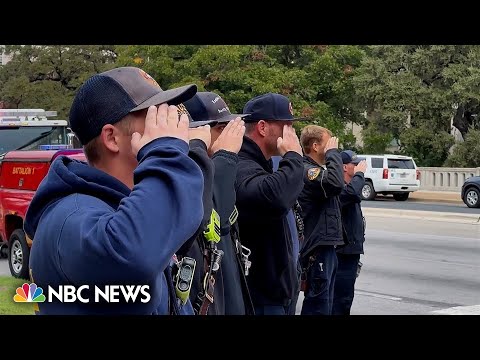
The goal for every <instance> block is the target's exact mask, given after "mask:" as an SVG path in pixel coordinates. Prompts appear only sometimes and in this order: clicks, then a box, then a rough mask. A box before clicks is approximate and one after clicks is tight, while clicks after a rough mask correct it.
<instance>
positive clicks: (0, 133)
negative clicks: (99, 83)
mask: <svg viewBox="0 0 480 360" xmlns="http://www.w3.org/2000/svg"><path fill="white" fill-rule="evenodd" d="M47 116H56V112H55V111H44V110H43V109H0V256H1V257H8V263H9V267H10V273H11V274H12V276H14V277H18V278H24V279H28V261H29V257H30V247H31V245H32V240H31V239H28V237H27V236H26V235H25V232H24V231H23V221H24V219H25V214H26V212H27V209H28V206H29V205H30V201H31V200H32V198H33V195H34V194H35V191H36V190H37V187H38V185H39V184H40V182H41V181H42V179H43V178H44V177H45V175H46V174H47V172H48V169H49V168H50V165H51V163H52V161H53V160H55V158H56V157H58V156H59V155H67V156H71V157H74V158H77V159H79V160H85V157H84V154H83V151H82V150H81V149H77V150H74V149H71V148H72V140H73V137H72V136H70V131H69V129H68V128H67V125H68V123H67V121H66V120H49V119H48V118H47Z"/></svg>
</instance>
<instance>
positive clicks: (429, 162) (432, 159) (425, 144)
mask: <svg viewBox="0 0 480 360" xmlns="http://www.w3.org/2000/svg"><path fill="white" fill-rule="evenodd" d="M400 141H401V143H402V146H403V152H404V153H406V154H409V155H410V156H412V157H413V158H414V159H415V162H416V163H417V166H438V164H442V162H443V161H444V159H446V158H447V156H448V153H449V149H450V148H451V147H452V145H453V144H454V139H453V136H452V135H450V134H448V133H447V132H445V131H440V132H438V131H432V129H428V128H426V127H418V128H417V127H412V128H408V129H406V130H405V132H404V133H403V134H401V135H400Z"/></svg>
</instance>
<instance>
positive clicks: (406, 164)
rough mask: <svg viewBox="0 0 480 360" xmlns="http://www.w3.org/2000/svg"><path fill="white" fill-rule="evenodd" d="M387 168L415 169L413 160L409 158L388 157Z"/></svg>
mask: <svg viewBox="0 0 480 360" xmlns="http://www.w3.org/2000/svg"><path fill="white" fill-rule="evenodd" d="M388 168H389V169H415V165H414V164H413V161H412V160H410V159H406V160H404V159H388Z"/></svg>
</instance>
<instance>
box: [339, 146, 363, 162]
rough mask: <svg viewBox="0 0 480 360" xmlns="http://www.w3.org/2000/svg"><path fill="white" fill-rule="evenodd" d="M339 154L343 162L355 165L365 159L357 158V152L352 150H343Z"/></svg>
mask: <svg viewBox="0 0 480 360" xmlns="http://www.w3.org/2000/svg"><path fill="white" fill-rule="evenodd" d="M340 154H341V155H342V162H343V163H344V164H355V165H357V164H358V163H359V162H360V161H362V160H365V158H359V157H358V156H357V154H356V153H355V152H354V151H352V150H344V151H342V152H341V153H340Z"/></svg>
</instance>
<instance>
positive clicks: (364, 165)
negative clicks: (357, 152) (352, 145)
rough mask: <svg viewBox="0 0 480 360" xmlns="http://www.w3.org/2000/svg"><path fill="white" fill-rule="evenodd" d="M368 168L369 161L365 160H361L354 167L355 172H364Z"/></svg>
mask: <svg viewBox="0 0 480 360" xmlns="http://www.w3.org/2000/svg"><path fill="white" fill-rule="evenodd" d="M366 170H367V162H366V161H365V160H362V161H360V162H359V163H358V164H357V166H355V168H354V169H353V171H354V172H362V173H365V171H366Z"/></svg>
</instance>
